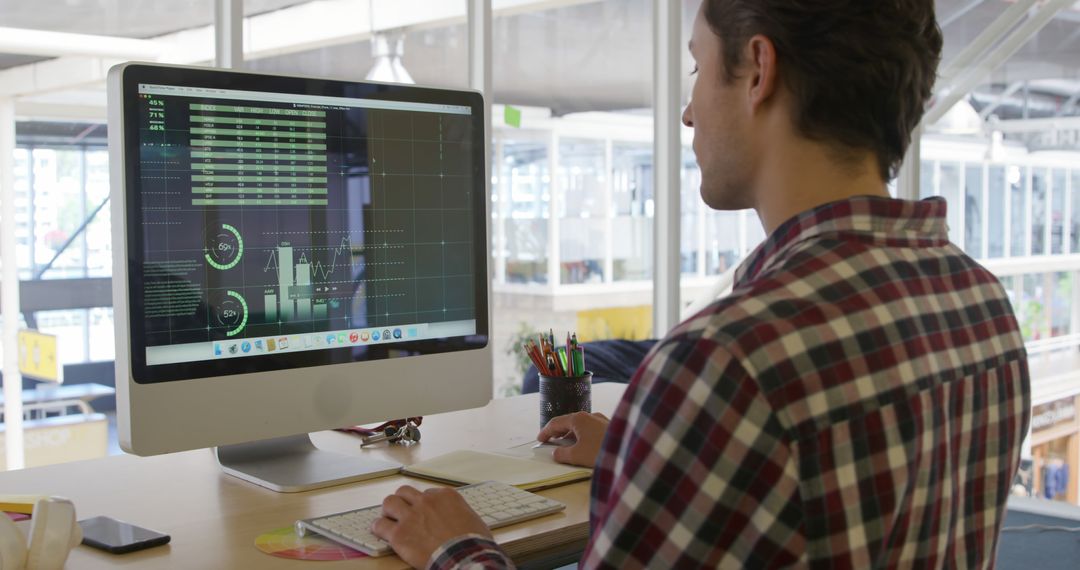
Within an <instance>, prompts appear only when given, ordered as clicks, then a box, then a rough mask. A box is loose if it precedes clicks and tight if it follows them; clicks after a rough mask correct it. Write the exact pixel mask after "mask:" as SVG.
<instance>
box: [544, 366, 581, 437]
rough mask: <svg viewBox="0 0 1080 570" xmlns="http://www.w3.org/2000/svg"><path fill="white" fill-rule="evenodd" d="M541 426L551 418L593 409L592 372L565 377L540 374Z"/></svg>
mask: <svg viewBox="0 0 1080 570" xmlns="http://www.w3.org/2000/svg"><path fill="white" fill-rule="evenodd" d="M539 376H540V427H544V426H546V425H547V423H548V422H549V421H551V418H557V417H559V416H565V415H566V414H572V413H574V412H591V411H592V372H586V373H585V374H584V375H583V376H577V377H574V378H563V377H560V376H545V375H543V374H540V375H539Z"/></svg>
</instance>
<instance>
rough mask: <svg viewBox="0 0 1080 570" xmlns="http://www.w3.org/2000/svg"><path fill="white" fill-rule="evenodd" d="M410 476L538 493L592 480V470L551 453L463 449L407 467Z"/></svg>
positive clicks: (404, 471) (405, 469)
mask: <svg viewBox="0 0 1080 570" xmlns="http://www.w3.org/2000/svg"><path fill="white" fill-rule="evenodd" d="M402 472H403V473H405V474H406V475H412V476H414V477H420V478H423V479H431V480H434V481H440V482H443V483H452V484H460V485H469V484H472V483H480V482H483V481H499V482H501V483H507V484H509V485H513V486H515V487H518V488H519V489H524V490H526V491H536V490H539V489H547V488H549V487H557V486H559V485H565V484H567V483H573V482H575V481H582V480H585V479H588V478H589V477H592V469H588V468H584V467H576V466H573V465H563V464H561V463H555V461H554V460H552V459H551V457H550V453H548V454H547V456H546V459H545V454H544V453H531V452H530V453H516V454H515V453H509V452H488V451H472V450H460V451H453V452H451V453H447V454H445V455H440V456H438V457H435V458H433V459H428V460H426V461H421V462H419V463H414V464H412V465H407V466H405V467H404V468H403V469H402Z"/></svg>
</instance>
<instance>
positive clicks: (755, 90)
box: [745, 34, 780, 112]
mask: <svg viewBox="0 0 1080 570" xmlns="http://www.w3.org/2000/svg"><path fill="white" fill-rule="evenodd" d="M746 52H747V53H746V63H745V66H746V68H747V69H746V71H747V72H748V73H749V76H750V82H749V84H748V86H747V87H748V89H749V90H750V91H749V93H748V98H747V100H748V101H749V102H750V110H751V111H752V112H757V111H760V110H761V108H762V107H763V106H764V105H766V104H768V103H769V101H771V100H772V99H773V95H775V94H776V90H777V85H778V83H779V80H780V77H779V74H778V70H777V68H776V45H774V44H773V42H772V40H770V39H769V38H768V37H766V36H763V35H761V34H758V35H756V36H754V37H752V38H750V41H749V42H748V43H747V45H746Z"/></svg>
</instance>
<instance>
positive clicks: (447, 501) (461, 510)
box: [371, 485, 491, 568]
mask: <svg viewBox="0 0 1080 570" xmlns="http://www.w3.org/2000/svg"><path fill="white" fill-rule="evenodd" d="M382 506H383V516H382V518H380V519H377V520H376V521H375V524H373V525H372V527H371V532H372V533H374V534H375V536H377V537H379V538H381V539H383V540H385V541H386V542H389V543H390V546H392V547H394V551H395V552H397V555H398V556H400V557H401V559H402V560H404V561H405V562H406V563H407V564H409V565H410V566H412V567H414V568H423V567H424V566H425V565H426V564H427V563H428V561H429V560H430V559H431V555H432V554H434V553H435V551H436V550H437V549H438V548H439V547H440V546H442V545H443V544H446V542H447V541H449V540H450V539H452V538H456V537H459V536H463V535H466V534H479V535H482V536H486V537H489V538H490V537H491V531H490V530H488V527H487V525H485V524H484V521H482V520H480V516H479V515H477V514H476V512H474V511H473V510H472V509H471V508H470V507H469V505H468V504H467V503H466V502H465V499H464V498H463V497H462V496H461V494H460V493H458V492H457V491H455V490H453V489H446V488H442V489H428V490H427V491H424V492H420V491H418V490H416V489H414V488H412V487H410V486H408V485H405V486H403V487H401V488H400V489H398V490H397V492H396V493H394V494H393V495H390V496H389V497H387V498H386V499H384V500H383V505H382Z"/></svg>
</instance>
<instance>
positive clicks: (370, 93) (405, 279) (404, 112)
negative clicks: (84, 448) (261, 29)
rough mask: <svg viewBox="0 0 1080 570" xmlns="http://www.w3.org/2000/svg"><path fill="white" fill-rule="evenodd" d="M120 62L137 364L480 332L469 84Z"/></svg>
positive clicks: (482, 339) (420, 345) (154, 376)
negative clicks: (394, 82)
mask: <svg viewBox="0 0 1080 570" xmlns="http://www.w3.org/2000/svg"><path fill="white" fill-rule="evenodd" d="M132 71H133V70H132V69H129V70H128V75H127V76H126V77H125V80H126V81H125V87H124V88H125V97H124V101H125V107H124V113H125V150H124V152H125V155H126V156H125V158H126V166H125V168H126V171H125V174H126V188H125V189H124V191H125V196H124V198H125V200H126V204H127V212H128V220H127V226H126V228H127V232H128V244H129V245H128V273H129V283H128V287H129V297H130V299H131V304H130V321H131V322H130V326H131V331H132V334H131V337H132V342H133V345H132V365H133V373H134V376H135V380H136V381H137V382H140V383H147V382H164V381H172V380H183V379H189V378H199V377H209V376H218V375H223V374H236V373H243V372H258V371H267V370H278V369H285V368H297V367H304V366H317V365H325V364H336V363H344V362H355V361H359V360H371V359H380V358H390V357H395V356H409V355H417V354H429V353H437V352H446V351H451V350H468V349H472V348H478V347H482V346H484V345H485V343H486V342H487V291H486V287H487V283H486V279H487V267H486V254H485V252H486V244H485V235H486V232H485V226H484V224H485V214H484V207H485V196H484V194H485V193H484V176H485V173H484V168H485V167H484V161H483V132H484V128H483V122H482V121H483V117H482V116H481V115H482V107H481V105H480V102H479V96H478V95H476V94H473V93H467V92H454V91H441V90H432V89H421V88H416V87H406V86H400V87H396V86H387V85H372V84H363V83H348V82H332V81H323V80H302V79H296V78H281V77H273V76H257V75H249V74H233V73H229V74H222V73H220V72H210V71H208V72H199V71H190V70H184V71H177V70H160V69H149V68H148V70H147V72H146V73H145V74H142V75H140V74H139V73H137V71H138V70H137V69H136V70H134V71H136V73H132ZM223 77H224V78H225V79H221V78H223Z"/></svg>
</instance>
